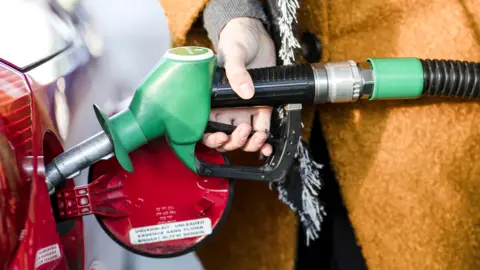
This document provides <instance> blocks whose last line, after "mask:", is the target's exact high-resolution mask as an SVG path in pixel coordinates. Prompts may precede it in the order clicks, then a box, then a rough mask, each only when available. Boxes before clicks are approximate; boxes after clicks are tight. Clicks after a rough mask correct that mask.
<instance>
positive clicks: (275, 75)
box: [212, 65, 315, 108]
mask: <svg viewBox="0 0 480 270" xmlns="http://www.w3.org/2000/svg"><path fill="white" fill-rule="evenodd" d="M248 73H250V76H251V77H252V80H253V84H254V87H255V94H254V96H253V97H252V98H251V99H248V100H246V99H242V98H240V97H239V96H238V95H237V94H236V93H235V92H234V91H233V89H232V87H231V86H230V84H229V82H228V79H227V76H226V74H225V69H223V68H219V69H218V70H217V72H216V74H215V78H214V81H213V86H212V88H213V89H212V108H218V107H241V106H261V105H263V106H275V105H282V104H294V103H302V104H313V102H314V98H315V79H314V75H313V68H312V66H310V65H290V66H274V67H267V68H256V69H249V70H248Z"/></svg>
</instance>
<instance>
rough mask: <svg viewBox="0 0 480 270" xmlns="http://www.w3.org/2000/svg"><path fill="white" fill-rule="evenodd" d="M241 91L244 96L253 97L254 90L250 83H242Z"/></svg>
mask: <svg viewBox="0 0 480 270" xmlns="http://www.w3.org/2000/svg"><path fill="white" fill-rule="evenodd" d="M240 91H241V92H242V96H243V98H251V97H252V96H253V92H254V91H253V89H252V87H250V85H249V84H248V83H244V84H242V85H240Z"/></svg>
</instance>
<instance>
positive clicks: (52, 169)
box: [45, 131, 113, 195]
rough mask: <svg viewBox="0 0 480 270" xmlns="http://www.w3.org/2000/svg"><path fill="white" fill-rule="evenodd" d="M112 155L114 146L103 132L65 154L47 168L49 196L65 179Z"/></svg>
mask: <svg viewBox="0 0 480 270" xmlns="http://www.w3.org/2000/svg"><path fill="white" fill-rule="evenodd" d="M112 154H113V145H112V143H111V142H110V139H109V138H108V136H107V134H105V132H103V131H101V132H99V133H97V134H96V135H94V136H92V137H90V138H89V139H87V140H85V141H83V142H82V143H80V144H78V145H76V146H74V147H72V148H70V149H69V150H67V151H65V152H63V153H62V154H60V155H59V156H57V157H56V158H55V159H53V160H52V161H51V162H50V163H49V164H47V165H46V167H45V177H46V182H47V186H48V192H49V194H50V195H52V194H53V193H54V192H55V187H56V186H57V185H58V184H60V183H61V182H62V181H63V180H64V179H68V178H71V177H72V176H73V175H75V174H76V173H78V172H80V171H81V170H83V169H86V168H88V167H89V166H90V165H92V164H93V163H95V162H97V161H99V160H100V159H102V158H105V157H108V156H110V155H112Z"/></svg>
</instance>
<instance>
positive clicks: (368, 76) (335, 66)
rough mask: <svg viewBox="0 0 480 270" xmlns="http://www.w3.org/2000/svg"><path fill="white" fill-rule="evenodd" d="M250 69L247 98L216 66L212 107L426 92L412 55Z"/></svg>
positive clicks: (418, 67) (317, 101)
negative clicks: (250, 88) (251, 90)
mask: <svg viewBox="0 0 480 270" xmlns="http://www.w3.org/2000/svg"><path fill="white" fill-rule="evenodd" d="M373 63H375V64H377V65H380V66H382V70H377V69H375V70H374V69H373V67H372V65H373ZM384 66H387V67H388V69H387V72H383V70H385V69H384ZM392 71H393V72H392ZM248 73H249V74H250V76H251V77H252V81H253V84H254V87H255V94H254V96H253V97H252V98H251V99H248V100H245V99H241V98H240V97H239V96H238V95H237V94H236V93H235V92H234V91H233V89H232V87H231V86H230V84H229V83H228V80H227V77H226V73H225V70H224V69H218V71H217V73H216V74H215V78H214V82H213V91H212V108H216V107H239V106H260V105H263V106H275V105H282V104H285V103H290V104H294V103H300V104H305V105H307V104H321V103H340V102H355V101H357V100H358V99H379V98H380V99H381V98H415V97H418V96H419V95H420V94H421V92H422V77H423V73H422V71H421V64H420V62H419V61H418V60H417V59H413V58H396V59H370V60H369V61H365V62H361V63H355V62H354V61H342V62H331V63H326V64H320V63H315V64H299V65H290V66H274V67H267V68H256V69H250V70H248ZM376 73H379V76H380V77H378V76H377V79H381V82H380V84H381V86H383V87H382V89H381V90H380V92H381V94H380V95H379V89H378V87H377V89H375V83H376V82H375V79H376V77H375V74H376ZM382 76H383V77H382ZM385 82H386V85H385ZM377 83H378V82H377ZM395 85H396V86H395ZM385 86H387V87H386V88H385ZM392 86H394V87H393V89H392ZM374 90H377V92H376V93H375V92H374Z"/></svg>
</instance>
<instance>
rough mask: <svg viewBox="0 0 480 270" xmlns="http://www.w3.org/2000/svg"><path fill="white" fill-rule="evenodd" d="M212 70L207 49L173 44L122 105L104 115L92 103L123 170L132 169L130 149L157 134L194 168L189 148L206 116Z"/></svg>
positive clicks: (200, 133) (213, 63)
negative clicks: (115, 112) (123, 108)
mask: <svg viewBox="0 0 480 270" xmlns="http://www.w3.org/2000/svg"><path fill="white" fill-rule="evenodd" d="M215 69H216V58H215V56H214V54H213V52H212V51H211V50H209V49H206V48H199V47H181V48H174V49H171V50H169V51H168V52H167V53H166V55H165V56H164V57H163V58H162V59H161V60H160V61H159V63H158V64H157V65H156V67H155V68H154V69H153V70H152V71H151V73H150V74H149V75H148V76H147V77H146V78H145V80H144V81H143V82H142V84H140V86H139V87H138V88H137V91H136V92H135V94H134V96H133V99H132V101H131V103H130V105H129V106H128V108H127V109H125V110H123V111H121V112H119V113H118V114H116V115H114V116H112V117H111V118H108V117H107V116H106V115H105V114H104V113H102V112H101V110H100V109H99V108H98V107H96V106H95V113H96V115H97V118H98V120H99V121H100V124H101V126H102V128H103V130H104V131H105V133H107V135H108V136H109V138H110V139H111V141H112V143H113V147H114V152H115V156H116V157H117V160H118V162H119V163H120V165H122V167H123V168H124V169H125V170H127V171H128V172H132V171H133V167H132V163H131V162H130V158H129V155H128V154H129V153H130V152H131V151H133V150H135V149H137V148H139V147H141V146H143V145H145V144H146V143H148V141H150V140H154V139H156V138H158V137H160V136H163V135H166V136H167V139H168V142H169V145H170V146H171V147H172V148H173V150H174V151H175V153H177V155H178V157H179V158H180V159H181V160H182V162H183V163H184V164H185V165H187V166H188V167H189V168H190V169H191V170H195V162H194V155H193V152H194V149H195V145H196V143H197V142H198V141H199V140H200V139H201V138H202V136H203V133H204V130H205V127H206V125H207V122H208V118H209V115H210V107H211V105H210V96H211V89H212V78H213V74H214V73H215Z"/></svg>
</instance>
